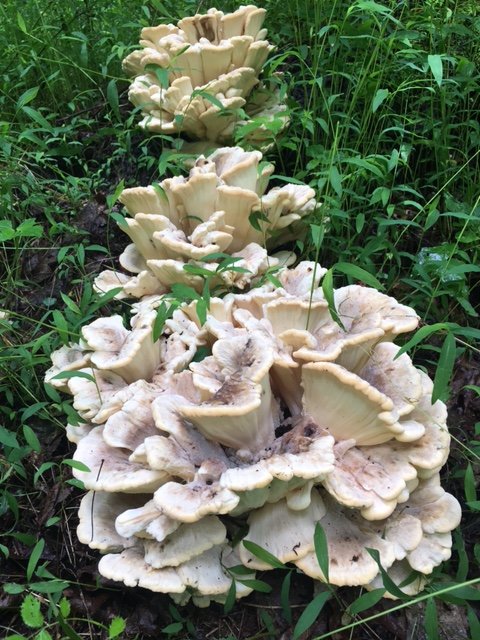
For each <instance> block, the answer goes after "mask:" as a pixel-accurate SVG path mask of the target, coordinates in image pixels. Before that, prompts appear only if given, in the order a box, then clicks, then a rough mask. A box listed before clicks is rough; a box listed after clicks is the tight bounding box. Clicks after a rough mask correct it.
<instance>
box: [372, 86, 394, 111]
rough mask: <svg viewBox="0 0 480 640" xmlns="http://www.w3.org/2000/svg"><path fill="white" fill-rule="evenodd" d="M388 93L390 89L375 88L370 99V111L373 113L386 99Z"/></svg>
mask: <svg viewBox="0 0 480 640" xmlns="http://www.w3.org/2000/svg"><path fill="white" fill-rule="evenodd" d="M389 93H390V91H389V90H388V89H377V91H376V93H375V95H374V96H373V100H372V113H375V111H376V110H377V109H378V107H379V106H380V105H381V104H382V102H384V101H385V100H386V99H387V97H388V94H389Z"/></svg>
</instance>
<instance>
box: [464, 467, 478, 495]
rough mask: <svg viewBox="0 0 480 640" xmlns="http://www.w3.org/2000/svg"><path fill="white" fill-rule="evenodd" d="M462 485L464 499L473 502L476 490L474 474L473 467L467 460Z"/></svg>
mask: <svg viewBox="0 0 480 640" xmlns="http://www.w3.org/2000/svg"><path fill="white" fill-rule="evenodd" d="M463 487H464V490H465V500H466V501H467V502H475V501H476V499H477V491H476V488H475V476H474V473H473V468H472V465H471V463H470V462H469V463H468V465H467V468H466V469H465V476H464V478H463Z"/></svg>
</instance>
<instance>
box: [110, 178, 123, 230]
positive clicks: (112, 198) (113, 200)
mask: <svg viewBox="0 0 480 640" xmlns="http://www.w3.org/2000/svg"><path fill="white" fill-rule="evenodd" d="M124 188H125V181H124V180H123V179H122V180H120V182H119V183H118V184H117V186H116V187H115V191H114V192H113V193H112V194H110V195H109V196H107V206H108V208H109V209H111V208H112V207H113V205H114V204H115V203H116V201H117V200H118V198H119V197H120V194H121V193H122V191H123V190H124ZM116 222H118V221H117V220H116Z"/></svg>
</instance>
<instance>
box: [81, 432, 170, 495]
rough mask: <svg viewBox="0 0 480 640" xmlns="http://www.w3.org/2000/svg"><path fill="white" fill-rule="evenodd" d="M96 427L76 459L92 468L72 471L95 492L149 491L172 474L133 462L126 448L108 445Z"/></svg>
mask: <svg viewBox="0 0 480 640" xmlns="http://www.w3.org/2000/svg"><path fill="white" fill-rule="evenodd" d="M102 434H103V427H97V428H96V429H92V431H91V432H90V433H89V434H88V435H87V436H85V438H82V439H81V440H80V442H79V443H78V446H77V450H76V451H75V454H74V456H73V459H74V460H76V461H78V462H81V463H82V464H84V465H85V466H86V467H87V468H88V469H89V470H88V471H80V470H79V469H74V470H73V475H74V476H75V478H77V480H81V481H82V482H83V483H84V485H85V487H86V488H87V489H92V490H94V491H108V492H118V491H120V492H122V493H148V492H151V491H155V489H156V488H157V487H159V486H160V485H161V484H162V483H163V482H165V481H166V480H167V479H168V478H169V476H168V474H166V473H165V472H164V471H156V470H154V469H149V468H147V467H144V466H142V465H140V464H136V463H132V462H130V460H129V457H128V453H127V452H126V451H125V450H124V449H119V448H117V447H109V446H108V445H107V443H106V442H105V440H104V439H103V436H102Z"/></svg>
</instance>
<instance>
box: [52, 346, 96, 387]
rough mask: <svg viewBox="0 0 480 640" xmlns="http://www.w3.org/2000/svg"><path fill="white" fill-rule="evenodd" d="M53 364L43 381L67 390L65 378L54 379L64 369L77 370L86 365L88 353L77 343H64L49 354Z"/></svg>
mask: <svg viewBox="0 0 480 640" xmlns="http://www.w3.org/2000/svg"><path fill="white" fill-rule="evenodd" d="M50 358H51V360H52V363H53V366H52V367H50V369H48V371H47V372H46V374H45V382H48V384H51V385H52V387H55V388H56V389H60V390H61V391H67V389H68V384H67V380H65V379H63V380H62V379H56V378H55V376H57V375H58V374H59V373H63V372H65V371H78V370H79V369H83V368H84V367H86V366H87V365H88V363H89V360H90V354H88V353H86V352H85V349H84V348H83V347H82V346H81V345H79V344H70V345H64V346H63V347H60V349H57V350H56V351H54V352H53V353H52V354H51V356H50Z"/></svg>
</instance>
